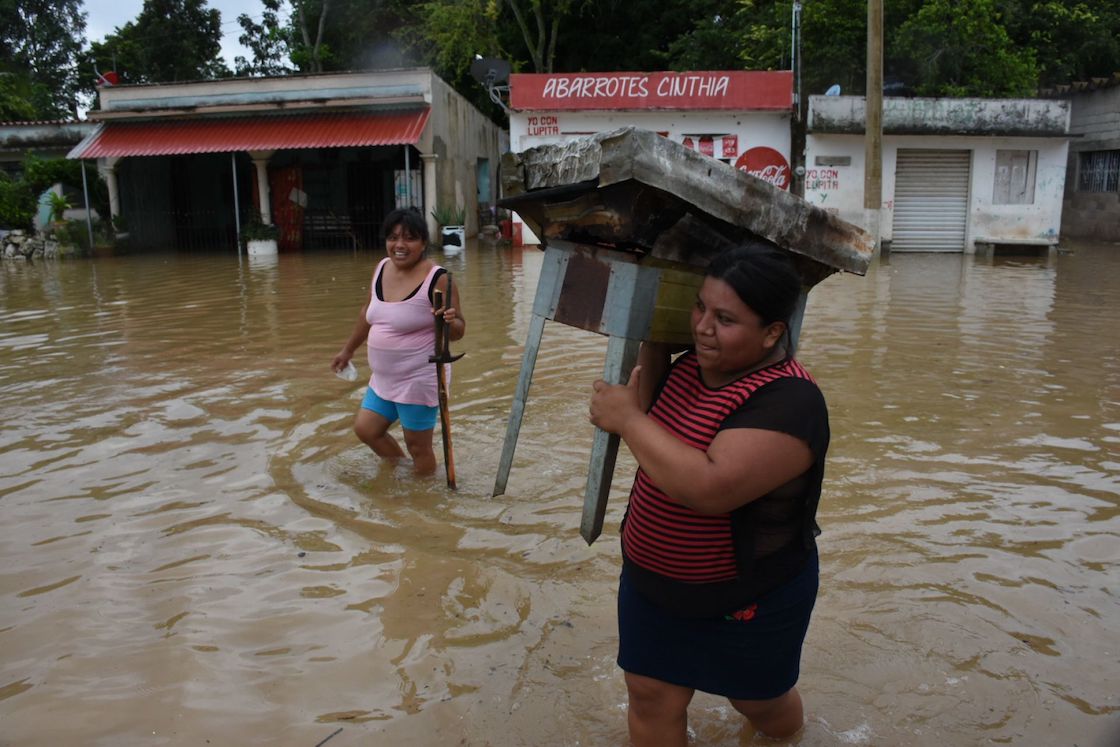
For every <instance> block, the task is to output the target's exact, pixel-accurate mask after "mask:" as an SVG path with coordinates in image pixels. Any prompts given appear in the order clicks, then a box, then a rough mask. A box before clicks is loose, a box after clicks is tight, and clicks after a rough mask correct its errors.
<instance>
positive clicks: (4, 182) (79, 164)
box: [0, 156, 109, 230]
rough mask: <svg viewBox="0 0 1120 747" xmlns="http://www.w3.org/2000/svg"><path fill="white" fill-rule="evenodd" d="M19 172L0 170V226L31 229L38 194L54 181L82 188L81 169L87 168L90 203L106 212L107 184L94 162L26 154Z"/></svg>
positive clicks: (107, 208)
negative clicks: (10, 173) (16, 174)
mask: <svg viewBox="0 0 1120 747" xmlns="http://www.w3.org/2000/svg"><path fill="white" fill-rule="evenodd" d="M21 169H22V173H21V174H20V175H19V176H14V177H13V176H9V175H7V174H6V173H4V172H0V226H3V227H5V228H21V229H24V230H27V229H30V228H31V226H32V221H33V220H34V218H35V213H36V210H37V208H38V205H39V195H41V194H42V193H43V192H44V191H46V190H47V189H49V188H50V187H52V186H53V185H55V184H63V185H65V186H68V187H73V188H75V189H82V169H85V171H86V184H87V185H88V186H89V196H90V207H92V208H93V209H94V210H96V211H97V213H98V214H99V215H103V216H105V215H108V214H109V188H108V186H107V185H106V184H105V182H104V180H103V179H101V177H100V175H99V174H98V173H97V166H96V165H95V164H93V163H89V162H86V161H71V160H67V159H65V158H37V157H35V156H28V157H27V158H25V159H24V161H23V163H22V164H21Z"/></svg>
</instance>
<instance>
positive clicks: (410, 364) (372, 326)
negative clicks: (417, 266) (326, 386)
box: [366, 257, 441, 407]
mask: <svg viewBox="0 0 1120 747" xmlns="http://www.w3.org/2000/svg"><path fill="white" fill-rule="evenodd" d="M388 261H389V259H388V258H387V257H386V258H385V259H383V260H381V262H379V263H378V265H377V269H376V270H375V271H374V273H373V280H372V281H371V283H372V285H371V287H370V298H369V309H368V310H367V311H366V321H367V322H369V336H368V337H367V338H366V349H367V353H368V355H369V370H370V371H371V372H372V374H371V375H370V377H369V386H370V388H371V389H373V391H374V393H375V394H377V396H378V397H381V399H385V400H389V401H390V402H398V403H400V404H404V405H427V406H428V407H435V406H436V405H438V404H439V391H438V388H437V387H436V366H435V364H434V363H429V362H428V356H430V355H433V354H434V353H435V340H436V333H435V319H434V317H433V316H432V303H431V301H430V300H428V289H429V288H430V287H431V284H432V280H433V279H434V277H435V274H436V272H438V271H439V270H440V269H441V268H440V267H439V266H438V265H437V266H434V267H432V269H431V271H429V272H428V274H427V276H426V277H425V278H424V282H422V283H421V284H420V288H419V289H418V290H417V291H416V292H415V293H414V294H412V295H411V296H409V297H408V298H406V299H404V300H403V301H382V300H380V299H379V298H378V297H377V278H378V277H380V276H381V271H382V269H383V268H384V267H385V263H386V262H388Z"/></svg>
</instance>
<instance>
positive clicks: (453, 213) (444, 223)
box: [432, 206, 467, 253]
mask: <svg viewBox="0 0 1120 747" xmlns="http://www.w3.org/2000/svg"><path fill="white" fill-rule="evenodd" d="M432 217H433V218H435V219H436V223H438V224H439V227H440V228H439V235H440V243H441V244H442V245H443V251H445V252H452V253H454V252H461V251H463V246H464V245H465V244H466V236H467V228H466V226H465V225H464V223H465V222H466V220H467V211H466V209H465V208H463V207H459V206H456V207H454V208H449V207H443V206H441V207H437V208H436V209H435V210H433V211H432Z"/></svg>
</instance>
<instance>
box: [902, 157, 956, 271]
mask: <svg viewBox="0 0 1120 747" xmlns="http://www.w3.org/2000/svg"><path fill="white" fill-rule="evenodd" d="M971 155H972V153H971V151H967V150H921V149H916V148H912V149H906V150H903V149H901V148H900V149H899V151H898V162H897V165H896V166H895V177H894V178H895V183H894V222H893V224H892V229H891V234H892V235H891V251H892V252H963V251H964V241H965V233H966V229H967V228H968V184H969V163H970V162H971V160H972V159H971Z"/></svg>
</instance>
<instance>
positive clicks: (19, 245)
mask: <svg viewBox="0 0 1120 747" xmlns="http://www.w3.org/2000/svg"><path fill="white" fill-rule="evenodd" d="M0 247H2V248H0V259H51V258H54V257H71V256H76V255H78V254H80V253H81V250H80V249H79V248H78V247H77V246H76V245H74V244H60V243H59V242H57V241H55V240H54V239H51V238H47V237H44V236H42V235H40V234H29V233H27V232H26V231H12V232H10V233H8V234H7V235H5V236H4V237H3V239H0Z"/></svg>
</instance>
